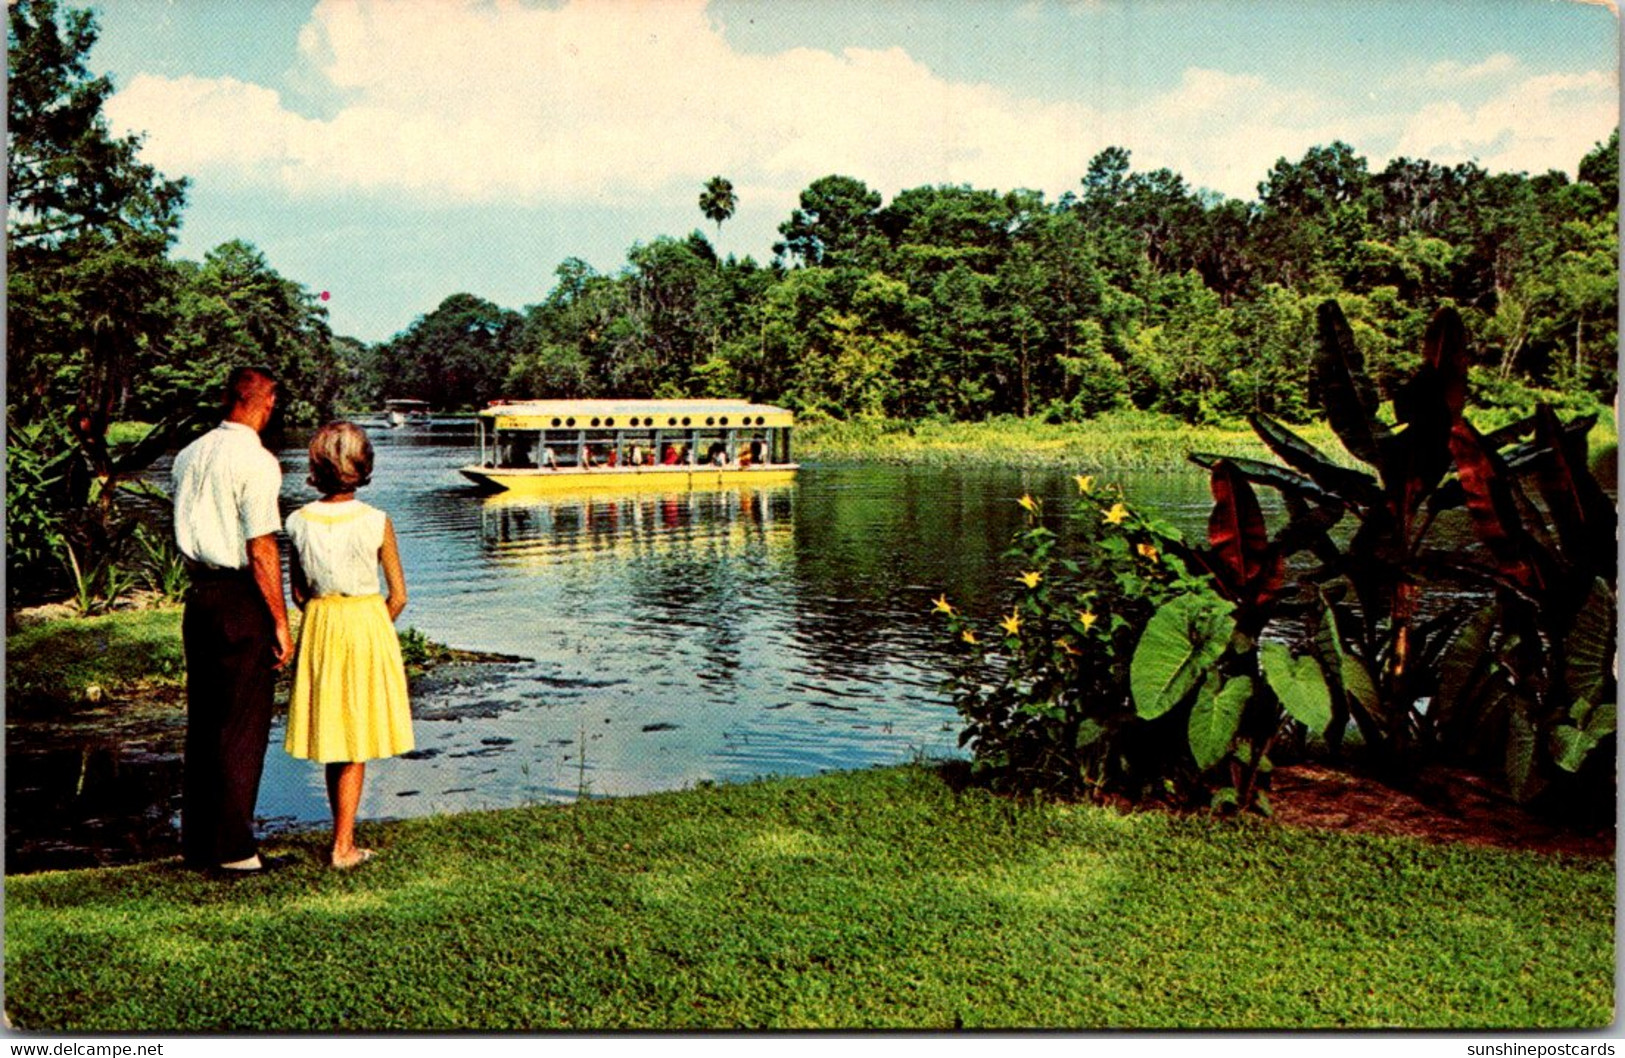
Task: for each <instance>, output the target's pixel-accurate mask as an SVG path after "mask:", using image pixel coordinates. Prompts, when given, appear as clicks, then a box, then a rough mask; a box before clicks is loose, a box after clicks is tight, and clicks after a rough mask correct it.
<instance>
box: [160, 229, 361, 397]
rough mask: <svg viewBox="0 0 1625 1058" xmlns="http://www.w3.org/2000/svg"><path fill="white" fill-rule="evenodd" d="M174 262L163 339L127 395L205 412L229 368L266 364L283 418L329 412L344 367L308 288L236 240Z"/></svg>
mask: <svg viewBox="0 0 1625 1058" xmlns="http://www.w3.org/2000/svg"><path fill="white" fill-rule="evenodd" d="M177 270H178V275H179V282H178V283H177V285H176V294H175V299H174V304H173V309H172V319H171V324H170V331H169V335H168V341H167V342H166V343H165V346H164V347H163V348H162V349H160V350H156V351H155V352H157V353H158V355H155V356H154V357H153V358H152V360H151V361H150V362H149V364H148V366H147V369H146V371H145V372H144V373H143V375H142V377H141V382H140V385H139V386H138V387H137V390H136V395H135V397H136V399H135V401H134V404H135V408H136V410H137V411H138V412H139V413H142V414H145V415H148V416H150V417H153V418H160V417H163V416H166V415H170V414H173V413H174V412H175V411H176V410H181V411H188V410H195V411H196V412H197V413H198V414H199V415H201V416H205V417H206V416H209V415H212V413H213V412H214V411H215V410H217V408H216V405H217V403H218V399H219V387H220V383H221V382H222V381H223V380H224V379H225V377H226V375H227V374H228V373H230V371H231V369H232V368H233V367H236V366H239V365H243V364H263V365H265V366H267V367H269V368H271V369H272V370H273V371H275V372H276V374H277V377H278V378H279V379H280V380H281V381H282V386H283V392H284V397H283V399H282V400H281V401H280V402H279V404H278V407H277V412H278V415H279V416H280V417H281V418H283V419H284V420H286V421H287V422H290V423H296V424H300V425H314V424H316V423H319V422H321V421H323V420H326V419H330V418H332V416H333V414H334V411H335V408H336V405H337V402H338V398H339V393H340V390H341V388H342V386H343V385H344V382H345V372H344V367H343V365H342V364H341V361H340V359H339V351H338V348H337V346H336V345H335V343H334V338H333V333H332V330H331V328H330V327H329V326H328V323H327V309H326V308H325V307H323V306H322V304H321V302H320V300H319V299H318V298H317V297H316V296H315V295H313V294H312V293H311V292H310V291H309V290H307V289H305V288H304V287H303V286H301V285H300V284H298V283H295V282H294V281H293V280H290V279H287V278H284V277H283V276H281V275H279V274H278V273H277V271H276V270H275V269H273V268H272V267H271V265H270V263H269V262H268V261H266V259H265V255H264V254H262V253H261V252H260V251H259V250H258V249H256V248H255V247H254V246H251V245H250V244H248V243H246V242H243V241H241V240H232V241H231V242H228V243H224V244H222V245H220V246H218V247H216V248H215V249H213V250H211V251H209V253H208V254H206V255H205V256H204V259H203V263H202V264H201V265H193V264H190V263H185V262H183V263H182V264H181V265H179V266H178V269H177Z"/></svg>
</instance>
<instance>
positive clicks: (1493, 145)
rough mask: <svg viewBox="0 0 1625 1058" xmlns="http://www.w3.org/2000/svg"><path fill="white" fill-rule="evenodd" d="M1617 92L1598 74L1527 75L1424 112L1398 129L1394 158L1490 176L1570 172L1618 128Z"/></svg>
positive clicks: (1609, 80) (1610, 79) (1611, 79)
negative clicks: (1466, 165)
mask: <svg viewBox="0 0 1625 1058" xmlns="http://www.w3.org/2000/svg"><path fill="white" fill-rule="evenodd" d="M1618 92H1619V88H1618V84H1617V81H1616V79H1615V78H1614V77H1612V76H1610V75H1608V74H1604V73H1600V72H1592V73H1584V74H1543V75H1537V76H1529V77H1525V78H1523V79H1521V80H1519V81H1517V82H1516V83H1514V84H1512V85H1510V86H1509V87H1508V88H1506V89H1505V90H1504V91H1502V92H1501V93H1500V94H1498V95H1496V96H1494V97H1493V98H1491V99H1489V100H1487V101H1485V102H1483V103H1482V104H1479V105H1476V106H1464V105H1463V104H1461V103H1459V102H1453V101H1448V100H1447V101H1441V102H1437V103H1432V104H1429V105H1427V106H1425V107H1423V108H1422V109H1421V110H1419V111H1417V112H1416V113H1415V114H1414V115H1412V116H1411V117H1410V118H1409V119H1408V120H1407V121H1406V122H1405V123H1404V125H1403V128H1402V129H1401V131H1400V135H1399V138H1398V142H1397V144H1396V146H1395V148H1394V153H1395V154H1396V155H1403V156H1407V157H1411V158H1428V159H1430V160H1432V161H1436V162H1442V163H1454V162H1464V161H1476V162H1478V164H1480V165H1482V166H1484V167H1485V168H1487V169H1491V170H1495V171H1522V172H1530V173H1541V172H1545V171H1546V170H1547V169H1565V170H1569V171H1572V170H1573V168H1574V166H1575V165H1576V164H1577V163H1578V162H1579V161H1580V159H1581V158H1582V157H1584V155H1585V154H1586V152H1587V151H1589V150H1590V149H1591V147H1592V145H1593V144H1595V143H1596V142H1597V141H1598V140H1601V139H1604V138H1606V136H1607V134H1608V132H1609V131H1610V130H1611V129H1613V128H1614V126H1615V124H1616V123H1617V121H1618V118H1619V96H1618Z"/></svg>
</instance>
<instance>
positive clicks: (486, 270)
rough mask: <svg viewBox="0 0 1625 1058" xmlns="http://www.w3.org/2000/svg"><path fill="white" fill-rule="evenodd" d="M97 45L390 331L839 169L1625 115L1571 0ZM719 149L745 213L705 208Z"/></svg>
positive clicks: (667, 19)
mask: <svg viewBox="0 0 1625 1058" xmlns="http://www.w3.org/2000/svg"><path fill="white" fill-rule="evenodd" d="M93 6H94V7H95V8H96V10H97V11H98V14H99V19H100V24H101V27H102V39H101V41H100V43H98V45H97V47H96V50H95V51H94V52H93V53H92V56H91V65H92V68H93V69H95V70H96V71H98V72H107V73H110V74H112V76H113V78H114V81H115V84H116V85H117V87H118V89H119V91H118V93H117V94H116V95H115V97H114V98H113V99H112V100H111V101H110V103H109V106H108V115H109V118H110V120H111V121H112V123H113V125H114V127H115V128H116V129H117V130H118V131H121V132H126V131H138V132H144V133H145V134H146V136H147V143H146V148H145V156H146V158H147V159H148V160H149V161H151V162H153V163H154V164H156V165H157V166H158V167H159V168H160V169H161V170H162V171H163V172H165V173H166V175H170V176H181V175H184V176H188V177H190V178H191V179H192V189H191V192H190V199H189V205H188V207H187V210H186V214H185V225H184V227H183V230H182V235H181V240H180V244H179V247H178V250H177V252H178V253H179V254H180V255H181V256H186V257H192V258H201V257H202V256H203V254H204V253H206V252H207V251H208V250H209V249H211V248H213V247H214V246H217V245H219V244H220V243H222V242H224V241H226V240H228V239H233V238H240V239H244V240H246V241H248V242H251V243H253V244H254V245H256V246H258V247H259V248H260V250H261V251H263V252H264V253H265V255H266V257H267V258H268V259H269V261H270V263H271V265H272V266H273V267H274V268H276V269H277V270H278V271H279V272H281V273H282V274H283V275H285V276H287V277H289V278H291V279H294V280H296V281H298V282H300V283H303V284H305V285H306V286H308V287H310V288H311V289H312V290H318V291H320V290H326V291H330V292H331V300H330V301H329V302H328V308H329V311H330V314H331V318H332V323H333V326H334V329H335V330H336V331H338V332H339V333H341V334H349V335H353V336H355V337H358V338H361V339H364V340H367V341H376V340H380V339H384V338H387V337H389V336H390V335H392V334H394V333H396V332H398V331H400V330H403V329H405V328H406V327H408V326H409V325H410V324H411V323H412V321H413V320H414V319H415V318H416V317H418V316H420V315H422V314H423V313H426V312H429V311H432V310H433V309H434V307H435V306H436V305H438V304H439V303H440V301H441V300H443V299H444V298H445V297H447V296H449V295H451V294H454V293H458V292H464V291H466V292H469V293H474V294H478V295H480V296H482V297H486V298H490V299H491V300H493V301H495V302H497V303H499V304H502V305H506V306H509V307H512V308H522V307H523V306H525V305H527V304H532V303H534V302H537V301H540V300H541V299H542V298H543V297H545V296H546V294H547V291H548V290H549V289H550V288H551V287H552V285H553V273H554V270H555V269H556V268H557V266H558V265H559V263H560V262H561V261H563V260H564V259H565V258H567V257H572V256H574V257H580V258H582V259H584V260H586V261H587V262H588V263H590V264H591V265H592V266H593V267H595V268H597V269H598V270H600V271H605V272H612V271H615V270H617V269H619V268H620V267H622V265H623V264H624V263H625V260H626V253H627V250H628V249H629V248H631V246H632V245H633V244H635V243H638V242H648V241H650V240H652V239H654V238H656V237H658V236H661V235H677V236H682V235H686V234H687V233H688V232H689V231H691V230H693V229H695V228H700V229H702V230H704V231H705V232H706V233H707V235H708V236H709V237H711V238H713V239H715V240H716V242H717V244H718V246H719V248H720V250H721V251H722V252H723V253H725V254H726V253H733V254H737V255H739V256H746V255H749V256H753V257H755V258H756V259H757V260H759V261H766V260H767V259H768V258H769V257H770V256H771V253H772V249H771V248H772V244H773V242H774V241H775V239H776V237H777V236H776V229H777V227H778V225H779V224H780V223H781V222H783V220H784V219H785V218H786V217H787V216H788V215H789V212H790V210H792V209H793V208H794V207H795V203H796V196H797V195H798V194H799V192H800V191H801V189H803V188H804V187H806V186H807V185H808V184H809V183H811V182H812V181H813V180H815V179H817V178H818V177H820V176H824V175H827V174H829V173H843V174H846V175H850V176H855V177H858V178H859V179H862V180H864V181H865V182H866V183H868V184H869V186H871V187H873V188H875V189H876V190H878V191H880V192H882V194H884V195H885V196H886V197H887V198H890V197H891V196H892V195H894V194H896V193H897V192H898V191H901V190H904V189H905V188H909V187H917V186H921V185H925V184H971V185H973V186H976V187H981V188H990V189H996V190H1001V191H1003V190H1008V189H1011V188H1014V187H1030V188H1035V189H1038V190H1042V191H1044V192H1045V193H1047V194H1048V195H1050V196H1051V198H1054V197H1055V196H1058V195H1059V194H1061V193H1062V192H1064V191H1066V190H1069V189H1072V188H1075V187H1076V186H1077V183H1078V179H1079V178H1080V177H1081V176H1082V175H1083V172H1084V170H1085V169H1086V167H1087V165H1088V161H1089V159H1090V158H1091V157H1093V156H1094V155H1095V154H1096V153H1098V152H1099V151H1100V150H1102V149H1103V148H1105V147H1108V146H1112V145H1120V146H1123V147H1127V148H1128V149H1129V150H1130V151H1131V152H1132V159H1133V163H1134V166H1135V168H1136V169H1154V168H1158V167H1162V166H1167V167H1169V168H1171V169H1174V170H1175V171H1177V172H1179V173H1181V174H1183V175H1184V176H1185V178H1186V179H1187V180H1188V181H1189V182H1190V183H1191V184H1193V185H1195V186H1198V187H1205V188H1209V189H1212V190H1216V191H1219V192H1222V193H1224V194H1227V195H1231V196H1234V197H1238V198H1243V199H1251V198H1253V197H1254V196H1255V195H1256V187H1257V184H1258V182H1259V181H1260V180H1261V179H1262V178H1263V177H1264V175H1265V173H1266V172H1267V170H1268V169H1269V167H1270V165H1271V164H1272V163H1273V162H1274V161H1275V160H1276V159H1277V158H1280V157H1287V158H1290V159H1294V160H1295V159H1297V158H1299V157H1301V156H1302V155H1303V153H1304V151H1306V150H1307V149H1308V148H1310V147H1312V146H1316V145H1320V144H1325V143H1329V142H1331V141H1332V140H1334V139H1341V140H1344V141H1345V142H1348V143H1350V144H1352V145H1353V146H1354V147H1355V149H1356V150H1358V151H1359V152H1360V153H1361V154H1363V155H1365V156H1366V157H1367V158H1368V159H1369V160H1370V163H1371V166H1372V168H1373V169H1380V168H1381V167H1382V166H1383V165H1384V164H1386V162H1387V161H1388V160H1389V159H1390V158H1392V157H1395V156H1397V155H1407V156H1412V157H1427V158H1430V159H1432V160H1434V161H1438V162H1446V163H1453V162H1458V161H1466V160H1475V161H1477V162H1478V163H1479V164H1481V165H1484V166H1485V167H1487V168H1489V169H1491V170H1495V171H1506V170H1512V171H1525V172H1540V171H1544V170H1546V169H1561V170H1565V171H1567V172H1569V173H1571V174H1572V173H1573V171H1574V168H1575V165H1576V164H1577V163H1578V161H1579V159H1580V158H1581V157H1582V156H1583V155H1584V154H1585V152H1586V151H1587V150H1588V149H1590V147H1591V146H1592V145H1593V144H1594V143H1596V142H1598V141H1600V140H1603V139H1606V138H1607V136H1608V134H1609V132H1610V130H1611V129H1612V128H1613V127H1614V126H1615V124H1616V123H1617V120H1618V62H1619V26H1618V20H1617V16H1616V14H1615V13H1614V12H1613V11H1612V10H1611V9H1610V8H1608V7H1606V6H1600V5H1597V4H1586V3H1579V2H1567V0H1461V2H1451V0H1294V2H1277V0H1246V2H1243V0H1070V2H1043V0H933V2H923V0H795V2H785V0H774V2H769V0H713V2H711V3H705V2H703V0H595V2H590V3H587V2H575V3H565V2H553V3H538V2H525V0H490V2H486V0H480V2H468V3H461V2H458V0H387V2H373V0H322V2H319V3H318V2H314V0H252V2H242V0H104V2H102V3H96V4H94V5H93ZM717 174H721V175H724V176H727V177H728V178H729V179H731V180H732V181H733V182H734V185H735V188H736V191H737V193H738V195H739V208H738V212H737V213H736V214H735V216H734V218H733V219H732V220H730V221H729V222H728V223H727V224H726V225H724V227H723V229H722V232H721V235H720V237H719V236H718V235H717V233H716V229H715V228H714V227H713V226H711V225H710V224H709V223H708V222H706V221H705V219H704V218H703V217H702V216H701V215H700V213H699V210H698V207H697V204H696V203H697V199H698V196H699V193H700V188H701V185H702V184H703V183H704V181H705V180H706V179H707V178H709V177H710V176H712V175H717Z"/></svg>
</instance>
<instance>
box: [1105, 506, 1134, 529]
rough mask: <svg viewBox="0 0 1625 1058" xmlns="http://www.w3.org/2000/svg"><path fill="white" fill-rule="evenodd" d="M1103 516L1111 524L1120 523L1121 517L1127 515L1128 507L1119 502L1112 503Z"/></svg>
mask: <svg viewBox="0 0 1625 1058" xmlns="http://www.w3.org/2000/svg"><path fill="white" fill-rule="evenodd" d="M1105 517H1106V520H1107V521H1108V522H1110V523H1111V524H1113V525H1121V524H1122V522H1123V519H1124V518H1127V517H1128V508H1127V507H1125V506H1123V505H1122V504H1121V503H1114V504H1112V509H1111V510H1109V511H1107V512H1106V515H1105Z"/></svg>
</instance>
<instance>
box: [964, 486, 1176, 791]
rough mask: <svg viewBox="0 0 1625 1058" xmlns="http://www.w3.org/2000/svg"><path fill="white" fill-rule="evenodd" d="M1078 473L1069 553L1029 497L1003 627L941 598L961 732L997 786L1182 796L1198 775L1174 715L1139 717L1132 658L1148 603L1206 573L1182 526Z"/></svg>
mask: <svg viewBox="0 0 1625 1058" xmlns="http://www.w3.org/2000/svg"><path fill="white" fill-rule="evenodd" d="M1076 480H1077V484H1078V493H1079V504H1078V507H1077V510H1076V512H1075V515H1074V516H1075V517H1076V519H1077V521H1078V532H1079V535H1080V536H1081V538H1082V546H1081V547H1080V548H1078V550H1077V553H1076V554H1075V555H1074V556H1068V557H1062V556H1060V555H1058V554H1057V553H1056V543H1057V536H1056V534H1055V532H1054V531H1053V530H1051V529H1049V528H1047V527H1046V526H1045V525H1044V524H1043V518H1042V513H1043V512H1042V505H1041V503H1040V501H1038V500H1035V499H1033V498H1032V497H1030V496H1024V497H1022V499H1021V501H1020V503H1021V505H1022V507H1023V508H1025V509H1026V511H1027V522H1026V525H1025V527H1024V528H1022V529H1021V530H1020V531H1019V532H1017V533H1016V535H1015V538H1014V541H1013V546H1012V548H1011V549H1010V551H1009V552H1008V553H1007V556H1006V557H1007V558H1010V559H1012V560H1013V561H1014V565H1015V567H1016V574H1015V581H1016V583H1017V584H1018V585H1019V588H1018V595H1017V597H1016V601H1015V604H1014V606H1013V608H1012V609H1011V610H1010V612H1009V613H1008V614H1004V615H1002V618H1001V619H1000V620H999V621H998V622H997V624H996V625H994V626H993V627H992V628H991V629H987V630H980V629H978V628H977V627H976V625H975V623H974V622H973V621H972V620H971V619H970V617H969V616H967V615H966V614H965V613H963V612H961V611H960V609H959V608H957V607H956V606H954V605H953V604H952V603H950V602H949V601H948V600H947V599H946V598H939V599H937V601H936V609H937V612H939V613H941V614H943V615H945V617H946V619H947V625H948V630H949V633H950V634H951V635H952V636H953V637H954V639H955V640H956V641H957V642H958V644H959V647H960V648H961V651H962V653H961V657H960V662H959V664H958V665H957V666H956V668H955V670H954V673H953V676H952V679H951V681H950V688H951V692H952V694H953V696H954V700H955V704H956V706H957V707H958V709H959V712H960V714H961V715H962V716H963V717H964V718H965V721H966V727H965V729H964V731H963V732H962V733H961V735H960V744H961V745H969V746H970V748H971V750H972V753H973V769H974V771H975V772H976V773H977V774H978V775H979V776H981V777H982V778H984V779H986V780H987V781H988V782H989V783H990V784H991V785H993V786H995V787H997V788H1000V789H1007V790H1020V791H1031V790H1046V791H1049V792H1053V793H1057V794H1061V795H1073V796H1075V795H1078V794H1092V795H1100V794H1104V793H1107V792H1112V793H1122V794H1127V795H1129V796H1131V797H1136V798H1138V797H1139V796H1143V795H1147V794H1153V795H1155V794H1172V795H1175V796H1177V797H1178V798H1180V799H1184V798H1187V797H1189V796H1190V795H1191V793H1192V788H1193V784H1194V783H1195V781H1196V779H1197V774H1196V769H1195V768H1194V764H1192V765H1191V766H1190V767H1186V766H1185V764H1186V762H1185V761H1183V760H1181V759H1180V754H1179V753H1178V752H1177V751H1178V746H1179V743H1180V742H1181V741H1182V740H1180V739H1177V738H1176V737H1175V736H1176V735H1177V733H1178V732H1177V731H1176V730H1175V725H1176V724H1177V722H1178V718H1177V717H1174V716H1164V717H1161V718H1157V719H1153V720H1145V719H1142V718H1141V717H1140V716H1139V715H1138V714H1137V712H1136V710H1135V707H1134V702H1133V700H1132V698H1131V695H1130V692H1129V675H1130V671H1129V670H1130V662H1131V660H1132V657H1133V652H1134V648H1135V645H1136V644H1137V642H1138V640H1139V637H1140V633H1141V632H1142V631H1143V629H1144V628H1145V626H1146V624H1147V622H1148V621H1149V620H1150V619H1151V616H1152V614H1153V613H1154V612H1155V611H1156V610H1157V609H1158V608H1159V607H1161V606H1163V605H1165V604H1168V603H1170V602H1172V601H1173V600H1174V599H1176V598H1178V597H1180V596H1181V595H1183V594H1188V593H1195V594H1200V593H1202V592H1203V590H1204V587H1203V584H1202V582H1201V580H1200V579H1199V578H1195V577H1192V576H1191V575H1190V574H1189V573H1188V571H1187V570H1186V569H1185V568H1184V566H1183V563H1182V562H1181V561H1180V560H1179V559H1178V558H1177V557H1175V556H1174V555H1172V554H1171V553H1170V545H1172V546H1173V547H1174V548H1177V547H1178V540H1179V534H1178V531H1177V530H1176V529H1174V528H1173V527H1172V526H1169V525H1166V524H1164V523H1161V522H1159V521H1157V520H1155V519H1154V518H1151V517H1149V516H1147V515H1145V514H1144V513H1142V512H1140V511H1138V510H1136V509H1133V508H1131V507H1130V506H1129V505H1128V503H1127V501H1126V500H1125V499H1124V497H1123V495H1122V493H1121V491H1120V490H1117V489H1099V488H1096V487H1095V484H1094V482H1093V480H1092V479H1091V478H1088V477H1083V476H1080V477H1078V478H1077V479H1076Z"/></svg>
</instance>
